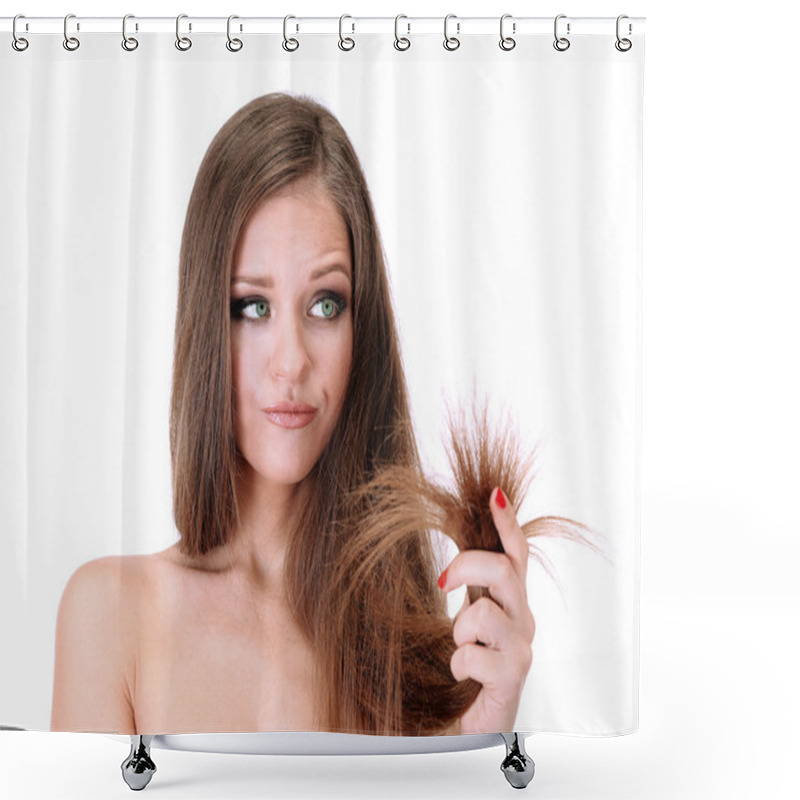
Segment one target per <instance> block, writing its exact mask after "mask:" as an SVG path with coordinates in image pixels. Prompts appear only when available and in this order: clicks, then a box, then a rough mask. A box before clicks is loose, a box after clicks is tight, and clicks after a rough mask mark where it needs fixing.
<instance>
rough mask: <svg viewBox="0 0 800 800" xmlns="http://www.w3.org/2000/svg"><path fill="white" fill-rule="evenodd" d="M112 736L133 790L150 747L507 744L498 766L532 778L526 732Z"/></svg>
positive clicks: (140, 782) (296, 750) (265, 749)
mask: <svg viewBox="0 0 800 800" xmlns="http://www.w3.org/2000/svg"><path fill="white" fill-rule="evenodd" d="M105 735H106V736H108V738H111V739H115V740H123V741H124V740H127V739H130V745H131V750H130V753H129V754H128V757H127V758H126V759H125V760H124V761H123V762H122V764H121V768H122V777H123V779H124V780H125V783H127V784H128V786H130V788H131V789H133V790H135V791H139V790H141V789H144V787H145V786H147V784H148V783H150V779H151V778H152V777H153V775H154V774H155V772H156V765H155V762H154V761H153V758H152V754H151V750H152V749H153V748H160V749H162V750H186V751H192V752H198V753H238V754H243V755H284V756H286V755H303V756H309V755H318V756H334V755H335V756H339V755H389V754H402V753H406V754H410V753H449V752H457V751H461V750H481V749H483V748H486V747H496V746H497V745H500V744H505V746H506V756H505V758H504V759H503V761H502V763H501V764H500V769H501V770H502V771H503V774H504V775H505V776H506V780H507V781H508V782H509V783H510V784H511V785H512V786H513V787H514V788H515V789H524V788H525V787H526V786H527V785H528V784H529V783H530V782H531V779H532V778H533V774H534V769H535V767H534V763H533V760H532V759H531V757H530V756H529V755H528V754H527V753H526V752H525V737H526V736H528V735H529V734H527V733H487V734H470V735H462V736H369V735H362V734H351V733H325V732H316V731H315V732H301V731H298V732H291V731H285V732H284V731H276V732H272V733H180V734H165V735H150V736H148V735H133V736H130V737H125V736H114V735H111V734H105Z"/></svg>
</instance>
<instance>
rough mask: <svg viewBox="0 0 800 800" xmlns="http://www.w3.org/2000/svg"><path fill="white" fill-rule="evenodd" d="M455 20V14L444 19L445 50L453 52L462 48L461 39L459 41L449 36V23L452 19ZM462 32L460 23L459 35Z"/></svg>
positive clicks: (457, 24) (457, 27)
mask: <svg viewBox="0 0 800 800" xmlns="http://www.w3.org/2000/svg"><path fill="white" fill-rule="evenodd" d="M455 18H456V15H455V14H448V15H447V16H446V17H445V18H444V42H443V44H444V49H445V50H450V51H453V50H458V48H459V47H461V40H460V39H458V38H457V37H455V36H448V35H447V23H448V22H449V21H450V20H451V19H455ZM460 30H461V25H460V24H459V23H456V33H458V32H459V31H460Z"/></svg>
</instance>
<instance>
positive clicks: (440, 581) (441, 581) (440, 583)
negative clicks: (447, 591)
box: [436, 570, 447, 589]
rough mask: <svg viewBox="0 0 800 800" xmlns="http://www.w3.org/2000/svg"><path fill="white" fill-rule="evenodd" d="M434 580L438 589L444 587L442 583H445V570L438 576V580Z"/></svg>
mask: <svg viewBox="0 0 800 800" xmlns="http://www.w3.org/2000/svg"><path fill="white" fill-rule="evenodd" d="M436 582H437V583H438V584H439V588H440V589H444V585H445V583H447V570H445V571H444V572H443V573H442V574H441V575H440V576H439V580H438V581H436Z"/></svg>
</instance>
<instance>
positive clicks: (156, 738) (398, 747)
mask: <svg viewBox="0 0 800 800" xmlns="http://www.w3.org/2000/svg"><path fill="white" fill-rule="evenodd" d="M100 735H101V736H104V737H106V738H108V739H113V740H115V741H120V742H126V743H128V744H129V743H130V740H131V737H130V735H124V734H112V733H103V734H100ZM518 735H519V736H520V737H522V738H524V737H527V736H529V735H530V734H527V733H522V732H518ZM502 744H504V739H503V737H502V735H501V734H500V733H475V734H458V735H450V736H375V735H371V734H358V733H330V732H326V731H269V732H257V733H239V732H236V733H170V734H155V735H153V739H152V740H151V742H150V747H151V748H157V749H160V750H181V751H185V752H194V753H222V754H238V755H320V756H324V755H330V756H339V755H401V754H406V755H411V754H422V753H450V752H460V751H465V750H483V749H486V748H488V747H497V746H499V745H502Z"/></svg>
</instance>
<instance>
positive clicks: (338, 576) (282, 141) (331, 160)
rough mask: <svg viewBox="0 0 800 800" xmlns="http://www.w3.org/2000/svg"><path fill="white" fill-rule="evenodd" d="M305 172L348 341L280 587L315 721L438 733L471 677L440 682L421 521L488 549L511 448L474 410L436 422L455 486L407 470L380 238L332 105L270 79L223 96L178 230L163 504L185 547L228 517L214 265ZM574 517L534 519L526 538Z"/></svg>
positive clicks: (438, 617) (522, 481)
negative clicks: (333, 240) (298, 639)
mask: <svg viewBox="0 0 800 800" xmlns="http://www.w3.org/2000/svg"><path fill="white" fill-rule="evenodd" d="M306 176H315V177H317V178H318V179H319V180H320V181H321V182H322V184H323V185H324V186H325V187H326V189H327V190H328V191H329V192H330V195H331V197H332V198H333V200H334V202H335V203H336V205H337V207H338V209H339V211H340V212H341V214H342V217H343V219H344V221H345V223H346V225H347V228H348V231H349V235H350V242H351V248H352V255H353V357H352V366H351V373H350V378H349V383H348V387H347V391H346V396H345V401H344V405H343V410H342V413H341V415H340V418H339V420H338V422H337V425H336V427H335V429H334V431H333V433H332V435H331V439H330V441H329V443H328V445H327V446H326V448H325V450H324V451H323V454H322V456H321V457H320V459H319V461H318V462H317V464H316V465H315V466H314V468H313V469H312V471H311V473H310V474H309V476H308V477H307V478H306V484H307V487H308V489H309V491H308V492H307V497H308V502H307V504H306V505H305V507H304V508H303V509H302V511H301V512H300V514H299V515H298V519H297V522H296V526H295V529H294V530H293V531H292V535H291V536H290V537H289V545H288V548H287V553H286V558H285V564H284V567H285V581H286V586H287V596H288V597H289V598H290V601H291V602H292V611H293V613H294V616H295V618H296V621H297V623H298V625H299V626H300V628H301V630H302V631H303V632H304V633H305V635H306V636H307V637H308V639H309V640H310V642H311V643H312V644H313V646H314V650H315V656H316V664H317V677H316V685H315V692H316V698H315V699H316V707H317V708H318V709H319V710H320V719H319V725H320V728H321V729H324V730H332V731H333V730H336V731H348V732H354V733H384V734H394V735H400V734H415V735H419V734H424V733H439V732H442V731H444V730H446V729H448V727H449V726H451V725H452V724H453V723H454V722H456V721H457V720H458V719H459V717H460V716H461V715H462V714H463V713H464V711H465V710H466V709H467V708H468V707H469V705H470V703H471V702H472V701H473V700H474V699H475V696H476V695H477V692H478V691H479V689H480V685H479V684H476V683H475V682H474V681H471V680H467V681H461V682H456V681H455V679H454V678H453V675H452V673H451V672H450V666H449V665H450V658H451V656H452V654H453V652H454V650H455V643H454V641H453V636H452V621H451V620H450V619H449V617H448V616H447V609H446V602H445V598H444V596H443V595H442V592H441V591H440V590H439V588H438V587H437V585H436V576H437V574H438V571H439V569H440V568H441V564H439V563H437V550H436V547H435V546H434V540H433V539H432V535H431V531H433V530H439V531H442V532H443V533H445V534H446V535H449V536H451V537H453V538H454V540H455V541H456V543H457V544H458V545H459V546H460V547H462V548H468V547H489V548H490V549H495V550H502V547H501V546H500V543H499V538H498V536H497V533H496V531H494V529H493V525H492V523H491V517H490V516H487V515H489V514H490V512H489V494H490V493H491V491H492V489H493V488H494V486H497V485H499V486H502V488H503V490H504V491H505V492H506V494H507V495H508V496H509V498H510V500H511V502H512V504H513V505H514V507H515V508H516V509H518V508H519V504H520V503H521V501H522V499H523V497H524V494H525V489H526V474H527V473H526V469H527V467H526V463H524V462H523V460H522V459H521V458H520V456H519V454H518V453H517V452H515V448H514V442H513V441H511V440H509V439H507V438H503V437H500V438H499V439H495V438H493V434H492V433H491V431H490V425H489V421H488V419H487V417H486V414H485V409H484V413H483V416H481V415H480V414H477V415H476V416H475V417H474V419H473V420H472V421H471V423H464V424H458V423H454V422H453V421H452V420H451V430H452V440H451V459H452V461H453V465H454V471H455V473H456V490H455V492H451V491H449V490H447V489H445V488H443V487H439V486H437V485H435V484H433V483H431V482H429V481H427V479H426V478H425V476H424V475H423V474H422V470H421V468H420V459H419V454H418V450H417V445H416V439H415V436H414V431H413V425H412V422H411V416H410V412H409V402H408V392H407V388H406V383H405V377H404V374H403V368H402V362H401V355H400V347H399V341H398V335H397V330H396V325H395V320H394V313H393V310H392V304H391V296H390V292H389V284H388V278H387V273H386V267H385V263H384V257H383V252H382V247H381V242H380V238H379V234H378V229H377V225H376V222H375V215H374V212H373V208H372V202H371V200H370V196H369V191H368V189H367V184H366V181H365V179H364V175H363V173H362V170H361V166H360V164H359V161H358V158H357V157H356V154H355V152H354V150H353V147H352V145H351V143H350V141H349V139H348V137H347V135H346V133H345V132H344V130H343V128H342V126H341V125H340V124H339V122H338V121H337V120H336V118H335V117H334V116H333V115H332V114H331V113H330V112H329V111H328V110H327V109H325V108H324V107H323V106H321V105H319V104H318V103H316V102H314V101H313V100H310V99H308V98H302V97H295V96H290V95H286V94H270V95H265V96H263V97H259V98H256V99H255V100H253V101H251V102H249V103H248V104H247V105H245V106H244V107H243V108H241V109H240V110H239V111H237V112H236V113H235V114H234V115H233V116H232V117H231V118H230V119H229V120H228V121H227V122H226V123H225V124H224V125H223V126H222V128H221V129H220V130H219V132H218V133H217V135H216V136H215V137H214V139H213V141H212V142H211V144H210V146H209V148H208V150H207V152H206V155H205V157H204V159H203V162H202V164H201V166H200V168H199V171H198V174H197V177H196V180H195V184H194V188H193V191H192V195H191V198H190V201H189V207H188V210H187V214H186V222H185V226H184V231H183V239H182V244H181V255H180V277H179V293H178V309H177V317H176V326H175V351H174V372H173V385H172V401H171V409H170V449H171V456H172V477H173V513H174V517H175V522H176V526H177V528H178V530H179V532H180V535H181V539H180V547H181V550H182V551H183V552H184V554H186V555H187V556H189V557H197V556H200V555H203V554H205V553H207V552H209V551H210V550H212V549H213V548H215V547H218V546H221V545H223V544H224V543H225V542H227V540H228V538H229V537H230V535H231V534H232V532H233V531H234V530H235V526H236V522H237V518H238V505H237V498H236V487H237V476H238V473H239V470H240V458H241V456H240V454H239V453H238V449H237V446H236V441H235V435H234V420H233V392H232V367H231V348H230V280H231V272H232V269H233V259H234V252H235V248H236V244H237V242H238V239H239V236H240V234H241V231H242V229H243V227H244V225H245V223H246V221H247V219H248V216H249V215H250V213H251V212H252V211H253V210H254V209H255V208H256V207H257V206H258V205H259V204H260V203H262V202H264V201H265V200H266V199H267V198H268V197H269V196H270V195H272V194H274V193H275V192H277V191H279V190H280V189H282V188H283V187H286V186H288V185H289V184H291V183H293V182H294V181H296V180H298V179H300V178H303V177H306ZM580 527H581V526H577V525H576V524H574V523H570V524H568V521H563V520H562V521H559V520H557V519H556V518H543V519H540V520H536V521H534V522H533V523H529V524H528V525H527V526H526V527H525V528H524V530H525V532H526V534H527V535H529V536H533V535H536V534H541V533H553V532H556V531H565V532H568V533H571V534H572V535H573V536H574V538H580V539H582V538H583V536H582V533H581V532H580V530H579V528H580Z"/></svg>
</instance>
